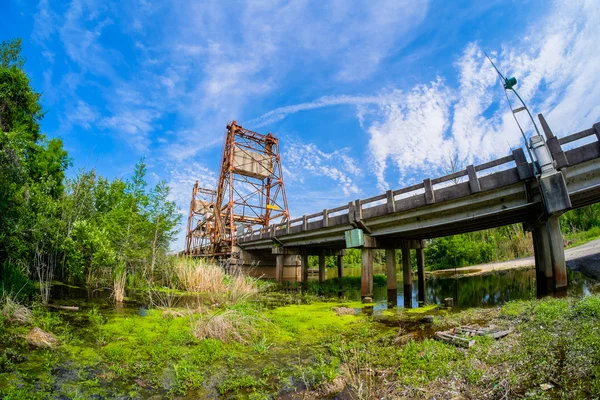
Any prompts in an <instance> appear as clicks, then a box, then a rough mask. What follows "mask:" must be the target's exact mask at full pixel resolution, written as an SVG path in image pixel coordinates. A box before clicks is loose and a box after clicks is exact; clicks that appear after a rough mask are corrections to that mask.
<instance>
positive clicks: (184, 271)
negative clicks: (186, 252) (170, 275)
mask: <svg viewBox="0 0 600 400" xmlns="http://www.w3.org/2000/svg"><path fill="white" fill-rule="evenodd" d="M175 274H176V275H177V279H178V280H179V286H180V287H181V289H183V290H185V291H187V292H201V293H220V292H223V291H225V290H226V286H225V271H224V270H223V269H222V268H221V267H219V266H218V265H215V264H209V263H207V262H205V261H204V260H201V259H193V258H189V257H185V258H180V259H178V260H177V262H176V264H175Z"/></svg>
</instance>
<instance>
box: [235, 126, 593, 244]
mask: <svg viewBox="0 0 600 400" xmlns="http://www.w3.org/2000/svg"><path fill="white" fill-rule="evenodd" d="M540 119H543V118H540ZM544 122H545V121H544ZM542 125H543V128H544V132H545V134H546V137H547V138H548V140H549V141H550V140H551V139H553V140H555V141H556V143H557V144H558V146H557V147H554V148H552V146H549V147H551V152H552V154H553V157H554V158H555V160H557V159H558V158H559V157H558V156H560V157H561V158H560V160H561V162H560V163H559V162H558V161H557V164H561V163H562V164H561V165H557V166H558V167H564V166H567V165H576V164H579V163H582V162H585V161H589V160H591V159H594V158H598V157H600V145H599V144H600V143H599V142H600V123H597V124H595V125H594V126H593V127H592V128H591V129H586V130H584V131H581V132H577V133H574V134H572V135H568V136H565V137H563V138H560V139H557V138H555V137H554V136H553V135H552V132H551V131H550V130H549V128H548V127H547V124H545V123H543V124H542ZM592 135H596V138H597V141H596V142H593V143H589V144H586V145H583V146H580V147H576V148H574V149H571V150H567V151H565V152H564V153H563V150H562V147H561V146H562V145H565V144H568V143H571V142H574V141H577V140H580V139H585V138H587V137H589V136H592ZM558 153H560V154H558ZM563 154H564V155H563ZM563 157H564V160H563ZM509 163H514V167H512V168H505V169H503V170H501V171H498V170H499V169H500V168H501V167H504V166H505V165H506V164H509ZM486 171H487V172H488V173H487V174H485V173H483V172H486ZM478 173H479V174H478ZM465 177H467V178H466V180H465V179H464V178H465ZM531 178H533V172H532V169H531V164H529V163H528V161H527V159H526V158H525V154H524V152H523V149H521V148H518V149H516V150H513V152H512V154H510V155H508V156H506V157H502V158H499V159H497V160H493V161H489V162H486V163H483V164H480V165H477V166H474V165H469V166H467V167H466V168H465V169H464V170H462V171H457V172H453V173H451V174H448V175H444V176H441V177H439V178H435V179H429V178H428V179H425V180H423V182H419V183H417V184H415V185H412V186H408V187H405V188H402V189H398V190H388V191H387V192H385V193H383V194H380V195H377V196H373V197H369V198H367V199H363V200H361V199H357V200H354V201H351V202H349V203H348V204H347V205H343V206H340V207H336V208H332V209H325V210H323V211H321V212H317V213H314V214H308V215H303V216H302V217H300V218H295V219H292V220H289V221H286V222H282V223H278V224H274V225H270V226H269V227H261V228H258V229H255V230H252V231H246V232H240V235H239V236H238V242H242V243H243V242H249V241H253V240H260V239H267V238H276V237H279V236H284V235H289V234H296V233H301V232H306V231H312V230H316V229H323V228H328V227H333V226H337V225H346V224H353V223H357V222H358V221H362V220H363V219H368V218H373V217H379V216H382V215H385V214H390V213H397V212H403V211H407V210H411V209H414V208H417V207H422V206H425V205H429V204H433V203H439V202H442V201H448V200H454V199H457V198H461V197H464V196H468V195H471V194H475V193H478V192H481V191H487V190H493V189H496V188H500V187H503V186H507V185H512V184H514V183H518V182H519V181H524V180H528V179H531ZM434 186H438V188H434Z"/></svg>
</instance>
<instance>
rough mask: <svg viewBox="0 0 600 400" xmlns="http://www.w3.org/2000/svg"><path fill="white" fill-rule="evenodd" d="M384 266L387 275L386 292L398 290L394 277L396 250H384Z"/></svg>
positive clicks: (395, 277) (396, 280)
mask: <svg viewBox="0 0 600 400" xmlns="http://www.w3.org/2000/svg"><path fill="white" fill-rule="evenodd" d="M385 266H386V275H387V288H388V290H393V289H398V279H397V276H396V250H395V249H386V250H385Z"/></svg>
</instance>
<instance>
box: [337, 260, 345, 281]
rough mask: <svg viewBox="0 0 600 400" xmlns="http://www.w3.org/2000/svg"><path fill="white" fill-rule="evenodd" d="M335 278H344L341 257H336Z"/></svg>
mask: <svg viewBox="0 0 600 400" xmlns="http://www.w3.org/2000/svg"><path fill="white" fill-rule="evenodd" d="M337 273H338V274H337V276H338V278H340V279H341V278H343V277H344V256H343V255H338V256H337Z"/></svg>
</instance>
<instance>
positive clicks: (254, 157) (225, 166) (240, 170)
mask: <svg viewBox="0 0 600 400" xmlns="http://www.w3.org/2000/svg"><path fill="white" fill-rule="evenodd" d="M288 220H289V211H288V205H287V199H286V196H285V186H284V182H283V173H282V168H281V157H280V153H279V140H278V139H277V138H276V137H274V136H273V135H272V134H270V133H269V134H267V135H262V134H260V133H257V132H252V131H250V130H247V129H245V128H243V127H242V126H240V125H237V124H236V122H235V121H233V122H231V123H230V124H229V125H227V130H226V132H225V144H224V146H223V157H222V160H221V167H220V173H219V182H218V185H217V189H216V190H210V189H204V188H201V187H199V186H198V182H196V185H195V186H194V188H193V190H192V202H191V204H190V212H189V217H188V227H187V235H186V247H185V254H190V255H201V256H207V257H217V256H235V253H236V251H235V248H236V238H237V236H238V235H241V234H243V233H244V232H245V231H247V230H248V229H250V230H252V229H253V228H256V227H267V226H269V224H271V223H285V222H286V221H288Z"/></svg>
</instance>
